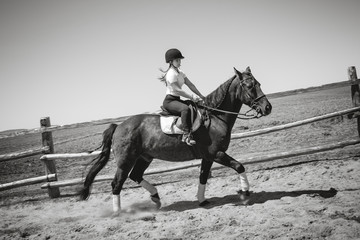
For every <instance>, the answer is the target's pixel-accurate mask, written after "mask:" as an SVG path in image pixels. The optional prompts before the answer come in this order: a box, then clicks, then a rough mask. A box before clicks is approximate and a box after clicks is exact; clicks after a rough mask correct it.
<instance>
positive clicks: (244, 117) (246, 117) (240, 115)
mask: <svg viewBox="0 0 360 240" xmlns="http://www.w3.org/2000/svg"><path fill="white" fill-rule="evenodd" d="M235 78H236V77H235ZM235 78H233V79H232V80H231V82H230V83H229V85H228V87H227V91H226V92H228V90H229V88H230V85H231V83H232V81H233V80H234V79H235ZM240 85H241V87H243V85H242V83H241V84H240ZM247 94H248V93H247ZM225 96H226V94H225V95H224V97H223V99H222V101H223V100H224V99H225ZM263 97H265V95H261V96H259V97H257V98H255V99H254V100H252V101H251V104H250V107H251V109H250V110H249V111H247V112H246V113H240V112H230V111H226V110H221V109H218V108H219V107H220V105H221V103H222V101H221V102H220V104H219V106H217V107H215V108H213V107H209V106H205V105H203V104H198V105H199V106H200V107H203V108H205V109H208V110H212V111H216V112H221V113H228V114H233V115H237V116H236V118H238V119H242V120H250V119H254V118H261V117H262V115H260V116H259V114H258V113H256V114H252V115H248V113H249V112H251V111H254V109H253V106H255V105H256V104H257V103H258V101H259V100H260V99H261V98H263ZM195 104H196V105H197V103H195Z"/></svg>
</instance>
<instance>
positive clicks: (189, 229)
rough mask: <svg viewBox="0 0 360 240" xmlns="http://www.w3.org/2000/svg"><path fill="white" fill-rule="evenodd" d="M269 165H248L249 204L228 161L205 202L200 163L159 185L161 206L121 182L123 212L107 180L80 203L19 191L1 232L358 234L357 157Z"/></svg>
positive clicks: (82, 235)
mask: <svg viewBox="0 0 360 240" xmlns="http://www.w3.org/2000/svg"><path fill="white" fill-rule="evenodd" d="M353 151H355V152H356V151H357V150H356V149H353ZM350 152H352V148H350ZM267 168H268V169H256V168H254V169H252V168H250V170H249V173H248V177H249V181H250V182H251V186H252V187H251V190H252V195H251V198H250V202H249V203H248V205H246V206H244V205H241V203H240V201H239V197H238V195H237V193H236V191H237V190H238V189H239V179H238V176H237V175H236V174H234V173H233V172H232V170H230V169H224V168H222V169H217V170H214V171H213V172H212V175H213V177H212V178H211V179H210V180H209V185H208V189H207V194H206V196H207V198H208V199H209V201H210V204H209V205H208V206H206V207H199V206H198V203H197V201H196V198H195V194H196V190H197V179H196V174H197V171H198V169H189V170H182V171H180V173H179V172H178V174H182V175H183V176H185V179H186V180H183V181H174V182H168V183H165V184H160V185H158V186H157V188H158V190H159V193H160V195H161V197H162V204H163V206H162V208H161V209H160V210H156V209H155V206H154V205H153V204H152V202H151V201H150V199H149V196H148V193H146V192H145V190H143V189H142V188H127V189H124V190H123V192H122V205H123V212H122V213H121V215H120V216H112V210H111V207H112V206H111V202H112V199H111V194H110V193H109V192H104V191H103V189H102V188H101V187H102V186H101V185H102V184H95V186H94V189H93V194H92V195H91V197H90V199H89V200H88V201H82V202H79V201H77V198H76V197H75V196H73V195H72V194H69V195H65V196H63V197H61V198H59V199H53V200H51V199H48V198H47V197H46V196H44V197H41V196H40V197H38V198H35V199H34V198H33V197H31V196H25V197H24V196H22V197H19V198H17V197H16V196H14V197H13V198H9V199H7V201H4V202H2V206H1V225H0V226H1V231H0V235H1V239H22V238H26V239H360V205H359V200H360V175H359V174H358V170H359V169H360V162H359V156H351V158H350V159H349V157H348V156H343V157H341V158H337V159H328V160H326V159H318V160H307V161H303V162H300V163H295V164H294V163H291V164H288V165H282V166H273V167H272V166H268V167H267ZM191 175H194V177H188V176H191ZM170 176H171V175H169V177H170ZM164 178H166V176H165V177H164ZM150 179H151V178H150ZM153 180H156V179H153ZM105 188H106V187H105ZM24 198H25V199H24Z"/></svg>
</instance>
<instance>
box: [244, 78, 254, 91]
mask: <svg viewBox="0 0 360 240" xmlns="http://www.w3.org/2000/svg"><path fill="white" fill-rule="evenodd" d="M245 85H246V87H247V88H249V89H252V88H253V87H254V86H255V83H254V81H252V80H248V81H246V82H245Z"/></svg>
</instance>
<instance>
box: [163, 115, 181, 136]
mask: <svg viewBox="0 0 360 240" xmlns="http://www.w3.org/2000/svg"><path fill="white" fill-rule="evenodd" d="M178 118H179V117H178V116H160V126H161V130H162V131H163V132H164V133H166V134H184V131H183V130H181V129H180V128H178V127H177V126H176V120H177V119H178Z"/></svg>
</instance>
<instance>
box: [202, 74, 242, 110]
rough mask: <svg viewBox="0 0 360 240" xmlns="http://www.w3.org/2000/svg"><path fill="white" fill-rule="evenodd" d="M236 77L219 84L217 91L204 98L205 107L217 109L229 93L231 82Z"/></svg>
mask: <svg viewBox="0 0 360 240" xmlns="http://www.w3.org/2000/svg"><path fill="white" fill-rule="evenodd" d="M235 77H236V75H235V76H233V77H231V78H230V79H229V80H227V81H226V82H224V83H223V84H221V85H220V86H219V87H218V88H217V89H215V90H214V91H213V92H212V93H210V94H209V95H207V96H206V97H205V105H206V106H208V107H212V108H219V107H220V105H221V103H222V102H223V101H224V99H225V97H226V94H227V92H228V91H229V88H230V85H231V83H232V81H233V80H234V79H235Z"/></svg>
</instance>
